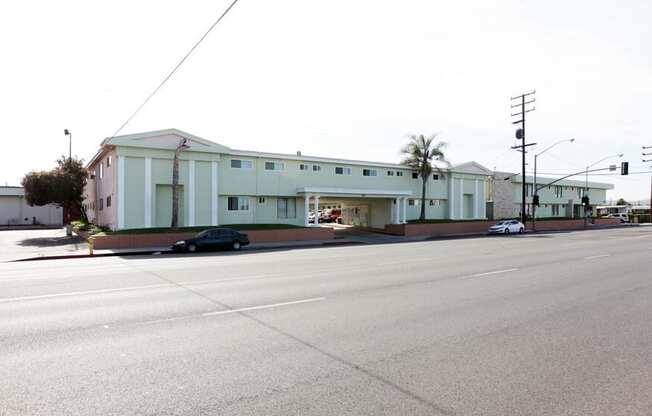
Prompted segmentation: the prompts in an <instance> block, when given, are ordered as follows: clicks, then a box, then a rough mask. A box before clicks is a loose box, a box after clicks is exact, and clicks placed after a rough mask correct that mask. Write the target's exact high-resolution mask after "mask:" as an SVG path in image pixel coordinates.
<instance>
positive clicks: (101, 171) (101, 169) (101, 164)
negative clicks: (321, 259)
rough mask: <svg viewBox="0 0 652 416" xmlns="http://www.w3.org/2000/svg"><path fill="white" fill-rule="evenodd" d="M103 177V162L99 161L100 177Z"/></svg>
mask: <svg viewBox="0 0 652 416" xmlns="http://www.w3.org/2000/svg"><path fill="white" fill-rule="evenodd" d="M103 177H104V163H103V162H100V179H102V178H103Z"/></svg>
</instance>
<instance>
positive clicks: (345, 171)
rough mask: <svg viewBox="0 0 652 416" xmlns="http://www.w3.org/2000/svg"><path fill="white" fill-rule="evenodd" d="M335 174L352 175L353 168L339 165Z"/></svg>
mask: <svg viewBox="0 0 652 416" xmlns="http://www.w3.org/2000/svg"><path fill="white" fill-rule="evenodd" d="M335 174H336V175H350V174H351V168H343V167H341V166H337V167H336V168H335Z"/></svg>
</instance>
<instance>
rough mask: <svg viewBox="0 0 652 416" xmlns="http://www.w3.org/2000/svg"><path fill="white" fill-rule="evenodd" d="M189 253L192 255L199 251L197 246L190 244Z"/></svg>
mask: <svg viewBox="0 0 652 416" xmlns="http://www.w3.org/2000/svg"><path fill="white" fill-rule="evenodd" d="M188 251H189V252H191V253H194V252H195V251H197V246H196V245H194V244H190V245H189V246H188Z"/></svg>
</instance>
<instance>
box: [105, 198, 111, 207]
mask: <svg viewBox="0 0 652 416" xmlns="http://www.w3.org/2000/svg"><path fill="white" fill-rule="evenodd" d="M110 206H111V195H109V196H107V197H106V207H107V208H108V207H110Z"/></svg>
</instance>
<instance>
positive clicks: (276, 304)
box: [202, 297, 326, 316]
mask: <svg viewBox="0 0 652 416" xmlns="http://www.w3.org/2000/svg"><path fill="white" fill-rule="evenodd" d="M325 299H326V298H324V297H321V298H309V299H301V300H293V301H290V302H281V303H271V304H269V305H260V306H249V307H247V308H238V309H227V310H225V311H216V312H206V313H203V314H202V316H215V315H226V314H229V313H238V312H247V311H255V310H259V309H271V308H277V307H279V306H289V305H298V304H301V303H309V302H320V301H322V300H325Z"/></svg>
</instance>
